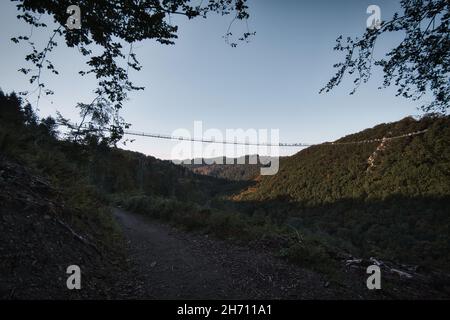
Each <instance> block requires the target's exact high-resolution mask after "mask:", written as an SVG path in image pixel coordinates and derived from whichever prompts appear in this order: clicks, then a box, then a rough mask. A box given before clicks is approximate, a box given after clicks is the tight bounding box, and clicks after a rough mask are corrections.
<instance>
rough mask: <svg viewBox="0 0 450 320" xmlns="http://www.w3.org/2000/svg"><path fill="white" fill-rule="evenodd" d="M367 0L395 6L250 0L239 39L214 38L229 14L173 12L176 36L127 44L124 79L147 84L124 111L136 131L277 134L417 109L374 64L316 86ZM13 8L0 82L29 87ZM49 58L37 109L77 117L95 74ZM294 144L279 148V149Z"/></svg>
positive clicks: (63, 57) (347, 125)
mask: <svg viewBox="0 0 450 320" xmlns="http://www.w3.org/2000/svg"><path fill="white" fill-rule="evenodd" d="M370 4H377V5H379V6H380V7H381V14H382V18H386V19H387V18H389V17H391V16H392V14H393V13H394V12H395V11H396V10H397V9H398V6H399V4H398V1H393V0H378V1H374V0H372V1H366V0H341V1H336V0H315V1H306V0H305V1H287V0H285V1H283V0H250V1H249V6H250V14H251V18H250V20H249V22H248V23H249V27H250V29H251V31H256V36H255V37H253V38H252V40H251V42H250V43H247V44H240V45H239V46H238V47H237V48H231V47H230V46H228V45H227V44H226V43H225V42H224V39H223V38H222V36H223V35H224V34H225V32H226V30H227V27H228V25H229V22H230V18H231V17H229V16H225V17H221V16H213V15H212V16H210V17H209V18H208V19H206V20H204V19H198V20H192V21H187V20H186V19H184V18H183V17H175V18H173V19H172V23H175V24H178V25H179V34H178V35H179V39H178V40H177V41H176V44H175V45H174V46H163V45H160V44H157V43H155V42H152V41H145V42H142V43H138V44H135V52H136V54H137V55H138V58H139V59H140V61H141V63H142V65H143V70H142V71H141V72H135V73H132V80H133V81H134V82H135V83H136V84H138V85H142V86H145V87H146V90H145V91H143V92H142V91H141V92H138V93H133V94H132V95H130V100H129V101H128V102H127V103H126V105H125V108H124V110H123V112H122V116H123V117H125V119H126V120H127V121H128V122H130V123H132V125H133V126H132V129H134V130H139V131H148V132H160V133H169V134H170V133H171V132H173V131H174V130H175V129H178V128H188V129H192V128H193V122H194V121H195V120H201V121H203V123H204V126H205V127H206V128H218V129H221V130H225V129H226V128H243V129H248V128H255V129H259V128H267V129H270V128H276V129H280V138H281V140H282V141H286V142H314V143H315V142H321V141H331V140H334V139H337V138H339V137H341V136H343V135H346V134H349V133H353V132H357V131H359V130H362V129H365V128H367V127H371V126H374V125H376V124H378V123H381V122H391V121H396V120H399V119H401V118H403V117H405V116H407V115H417V114H420V112H419V111H418V110H417V107H418V106H419V104H420V102H412V101H409V100H405V99H403V98H397V97H395V95H394V94H395V89H394V88H390V89H385V90H378V89H377V88H378V86H379V85H380V84H381V73H380V72H376V73H375V75H374V77H373V78H372V80H371V81H370V82H369V83H368V84H366V85H364V86H361V88H360V89H359V91H358V92H357V93H356V94H355V95H353V96H350V95H349V94H348V93H349V92H350V91H351V83H350V82H346V83H344V84H343V85H342V86H341V87H340V88H338V89H337V90H334V91H333V92H331V93H329V94H321V95H319V93H318V92H319V90H320V88H321V87H322V86H323V85H324V84H325V83H326V82H327V81H328V80H329V78H330V77H331V76H332V74H333V68H332V65H333V64H334V63H335V62H337V61H339V59H340V56H339V55H338V53H336V52H333V50H332V48H333V46H334V44H335V39H336V38H337V37H338V36H339V35H340V34H343V35H344V36H346V35H349V36H355V35H360V34H362V33H363V32H364V30H365V27H366V19H367V17H368V15H367V14H366V9H367V7H368V5H370ZM16 15H17V13H16V9H15V4H14V3H11V2H10V1H2V2H1V3H0V21H1V22H0V24H1V28H0V37H1V55H2V59H1V60H0V70H2V71H1V74H0V87H1V88H2V89H3V91H5V92H10V91H12V90H15V91H22V90H27V89H30V85H29V83H28V82H27V78H26V77H25V76H24V75H21V74H19V73H18V72H17V70H18V69H19V68H20V67H23V66H25V65H26V64H25V63H24V56H25V54H26V53H27V52H28V51H27V50H28V48H26V46H25V45H15V44H13V43H12V42H10V41H9V39H10V38H11V37H13V36H17V35H21V34H28V33H29V31H30V27H29V26H27V25H25V24H24V23H23V22H20V21H18V20H17V19H16ZM43 19H45V18H43ZM243 30H244V25H242V24H240V23H236V24H235V25H234V31H235V32H237V33H239V32H240V31H241V32H242V31H243ZM49 32H50V30H44V31H39V32H38V31H36V30H35V31H34V32H33V40H34V41H35V42H36V43H37V44H39V45H40V47H42V46H44V45H45V44H46V42H47V40H48V37H49ZM397 41H398V39H395V38H393V37H390V38H386V39H385V40H383V41H381V42H379V43H378V44H377V48H376V53H375V54H376V56H380V55H381V54H382V53H383V52H384V51H385V50H386V49H388V48H390V47H392V46H393V45H394V44H395V43H397ZM50 58H51V59H52V60H53V62H54V64H55V66H56V68H57V69H58V70H59V71H60V75H59V76H53V75H50V73H46V74H45V75H44V81H46V82H47V84H48V86H49V87H50V88H51V89H53V90H54V91H55V95H54V96H50V97H44V98H43V99H42V100H41V102H40V105H39V114H40V115H41V116H46V115H49V114H50V115H54V114H55V111H56V110H58V111H60V112H61V113H62V114H63V115H65V116H67V117H69V118H72V119H73V120H76V119H77V111H76V109H75V108H74V106H75V104H76V102H78V101H84V102H86V101H88V100H89V99H90V98H91V97H93V93H92V91H93V89H94V88H95V81H94V79H91V78H86V79H85V78H82V77H80V76H78V75H77V71H78V70H81V69H86V68H85V66H84V60H83V58H82V57H81V55H80V54H79V53H78V52H77V51H76V50H72V49H68V48H66V47H65V45H63V44H62V43H61V45H60V46H58V47H57V49H56V50H55V51H54V52H53V53H52V54H51V56H50ZM174 144H175V143H174V142H170V141H166V140H156V139H150V138H138V139H137V140H136V141H135V142H134V143H133V144H131V145H128V146H127V148H130V149H133V150H137V151H140V152H143V153H146V154H149V155H153V156H156V157H158V158H163V159H167V158H170V154H171V148H172V147H173V146H174ZM296 151H298V150H296V149H286V150H282V154H292V153H293V152H296Z"/></svg>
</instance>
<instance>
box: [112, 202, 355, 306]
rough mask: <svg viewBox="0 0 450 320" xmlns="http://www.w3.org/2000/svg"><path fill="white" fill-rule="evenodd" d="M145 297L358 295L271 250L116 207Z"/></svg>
mask: <svg viewBox="0 0 450 320" xmlns="http://www.w3.org/2000/svg"><path fill="white" fill-rule="evenodd" d="M114 215H115V216H116V218H117V220H118V222H119V224H120V225H121V226H122V228H123V231H124V234H125V237H126V239H127V246H128V250H129V254H130V259H131V260H132V261H131V262H132V264H134V265H135V267H136V274H137V276H138V277H140V281H141V283H142V287H143V288H142V292H143V297H142V298H157V299H176V298H179V299H257V298H259V299H264V298H273V299H277V298H283V299H286V298H288V299H314V298H345V297H353V298H355V297H356V298H357V297H358V296H357V295H356V294H354V293H351V292H349V290H348V288H347V289H346V288H343V287H339V286H336V287H334V286H332V285H331V286H330V285H329V284H328V283H327V279H325V278H324V277H323V276H322V275H319V274H317V273H314V272H312V271H309V270H304V269H301V268H298V267H295V266H293V265H290V264H288V263H286V262H284V261H282V260H280V259H277V258H275V257H273V256H272V255H270V254H268V253H263V252H257V251H255V250H252V249H249V248H244V247H240V246H237V245H234V244H231V243H228V242H226V241H219V240H216V239H209V238H207V236H205V235H199V234H191V233H185V232H181V231H178V230H176V229H173V228H172V227H170V226H167V225H164V224H161V223H158V222H155V221H153V220H149V219H147V218H146V217H144V216H141V215H137V214H133V213H129V212H125V211H122V210H119V209H115V210H114Z"/></svg>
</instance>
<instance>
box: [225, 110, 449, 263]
mask: <svg viewBox="0 0 450 320" xmlns="http://www.w3.org/2000/svg"><path fill="white" fill-rule="evenodd" d="M424 129H427V131H426V132H425V133H423V134H418V135H414V136H411V137H405V138H399V139H393V140H387V141H385V142H384V143H383V145H381V143H380V142H379V141H378V142H371V143H361V144H348V145H346V144H336V145H330V144H324V145H319V146H314V147H310V148H308V149H305V150H303V151H301V152H299V153H297V154H296V155H294V156H292V157H289V158H287V159H285V161H282V162H281V167H280V171H279V172H278V174H277V175H274V176H266V177H262V178H261V181H260V182H259V184H258V185H257V186H256V187H252V188H250V189H248V190H246V191H244V192H242V193H240V194H239V195H237V196H235V197H234V199H235V200H240V201H242V202H246V203H249V204H252V205H253V206H256V207H258V208H265V209H259V212H261V210H262V211H263V214H265V215H267V216H278V217H279V218H280V216H281V217H283V218H282V219H286V221H287V223H290V224H291V225H294V226H295V227H297V228H299V229H300V230H304V231H305V232H309V233H314V234H320V235H321V236H322V238H324V239H329V240H330V241H331V242H332V243H335V244H339V245H341V246H344V247H346V248H348V249H349V250H352V251H353V252H355V251H356V252H359V254H362V255H365V256H371V255H375V256H380V257H383V258H388V259H395V260H401V261H405V262H410V263H420V264H428V265H434V266H438V267H443V266H450V255H449V252H450V206H449V203H450V118H449V117H437V116H429V117H424V118H423V119H421V120H415V119H413V118H405V119H403V120H401V121H398V122H394V123H388V124H381V125H378V126H376V127H374V128H371V129H367V130H364V131H362V132H359V133H356V134H352V135H349V136H346V137H344V138H342V139H340V140H338V141H337V142H351V141H361V140H369V139H375V138H383V137H394V136H398V135H402V134H406V133H411V132H416V131H420V130H424ZM377 149H378V150H377Z"/></svg>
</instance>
